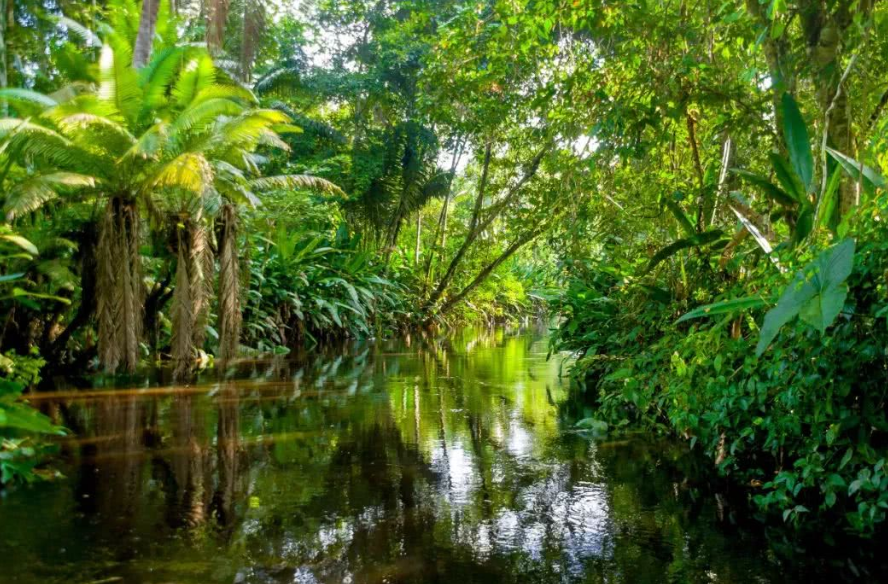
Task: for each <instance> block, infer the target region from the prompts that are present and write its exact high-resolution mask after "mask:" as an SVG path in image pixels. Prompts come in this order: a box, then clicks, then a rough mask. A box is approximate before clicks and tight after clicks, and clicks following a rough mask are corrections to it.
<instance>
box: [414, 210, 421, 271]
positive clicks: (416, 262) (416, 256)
mask: <svg viewBox="0 0 888 584" xmlns="http://www.w3.org/2000/svg"><path fill="white" fill-rule="evenodd" d="M421 245H422V210H419V211H417V212H416V248H415V249H414V250H413V265H415V266H419V249H420V246H421Z"/></svg>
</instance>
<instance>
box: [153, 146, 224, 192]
mask: <svg viewBox="0 0 888 584" xmlns="http://www.w3.org/2000/svg"><path fill="white" fill-rule="evenodd" d="M212 182H213V167H212V166H211V165H210V163H209V162H208V161H207V159H206V158H205V157H204V156H203V154H200V153H197V152H186V153H184V154H180V155H179V156H177V157H176V158H174V159H173V160H171V161H169V162H168V163H166V164H164V165H163V166H161V167H160V169H159V170H158V172H157V173H156V174H155V175H154V177H153V179H152V180H151V181H149V183H148V184H149V185H151V186H153V187H161V188H163V187H169V188H179V189H182V190H185V191H188V192H190V193H193V194H196V195H200V194H202V193H203V191H204V189H206V188H207V187H208V186H209V185H210V184H211V183H212Z"/></svg>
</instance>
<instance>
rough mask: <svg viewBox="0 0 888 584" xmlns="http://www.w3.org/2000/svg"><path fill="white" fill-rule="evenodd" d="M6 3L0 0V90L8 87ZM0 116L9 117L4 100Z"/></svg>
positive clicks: (0, 106) (7, 0) (6, 1)
mask: <svg viewBox="0 0 888 584" xmlns="http://www.w3.org/2000/svg"><path fill="white" fill-rule="evenodd" d="M8 3H9V0H0V89H5V88H6V87H7V86H8V85H9V76H8V72H7V55H6V53H7V46H6V43H7V32H8V30H9V19H8V16H9V14H8V8H9V6H8ZM0 115H2V116H3V117H6V116H8V115H9V105H8V104H7V102H6V100H3V102H2V103H0Z"/></svg>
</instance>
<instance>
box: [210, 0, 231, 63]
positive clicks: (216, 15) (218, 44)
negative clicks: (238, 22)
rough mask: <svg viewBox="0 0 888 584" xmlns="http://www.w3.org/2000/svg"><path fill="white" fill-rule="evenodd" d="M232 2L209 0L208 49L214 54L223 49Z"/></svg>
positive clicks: (229, 0) (227, 0)
mask: <svg viewBox="0 0 888 584" xmlns="http://www.w3.org/2000/svg"><path fill="white" fill-rule="evenodd" d="M230 4H231V0H207V49H209V51H210V53H212V54H214V55H215V54H218V53H221V52H222V49H223V44H224V41H225V23H226V22H228V9H229V7H230Z"/></svg>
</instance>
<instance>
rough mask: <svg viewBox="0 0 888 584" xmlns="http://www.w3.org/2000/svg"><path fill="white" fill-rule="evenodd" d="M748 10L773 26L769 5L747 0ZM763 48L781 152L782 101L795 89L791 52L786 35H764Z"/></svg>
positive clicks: (761, 24)
mask: <svg viewBox="0 0 888 584" xmlns="http://www.w3.org/2000/svg"><path fill="white" fill-rule="evenodd" d="M746 10H747V11H748V12H749V13H750V14H751V15H752V16H753V17H754V18H755V20H756V21H757V22H758V23H759V25H760V26H763V27H766V28H767V27H770V26H772V23H771V20H770V18H769V17H768V14H767V5H766V4H762V3H761V2H760V1H759V0H746ZM762 47H763V49H764V52H765V61H766V62H767V64H768V73H769V76H770V78H771V102H772V104H773V108H774V129H775V132H774V133H775V135H776V136H777V144H778V145H779V147H780V149H781V151H785V150H786V144H785V143H784V140H783V132H782V131H781V130H780V129H781V128H782V127H783V108H782V107H781V100H782V99H783V94H784V93H786V92H789V93H792V92H793V91H794V89H795V78H794V77H793V75H792V71H791V69H790V67H789V65H788V61H789V59H788V57H787V53H788V51H789V49H788V45H787V39H786V35H781V36H780V37H777V38H772V36H771V35H770V34H766V35H764V39H763V41H762Z"/></svg>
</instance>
